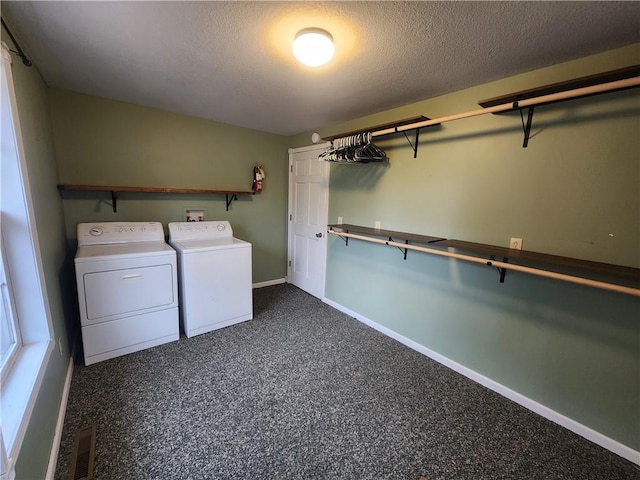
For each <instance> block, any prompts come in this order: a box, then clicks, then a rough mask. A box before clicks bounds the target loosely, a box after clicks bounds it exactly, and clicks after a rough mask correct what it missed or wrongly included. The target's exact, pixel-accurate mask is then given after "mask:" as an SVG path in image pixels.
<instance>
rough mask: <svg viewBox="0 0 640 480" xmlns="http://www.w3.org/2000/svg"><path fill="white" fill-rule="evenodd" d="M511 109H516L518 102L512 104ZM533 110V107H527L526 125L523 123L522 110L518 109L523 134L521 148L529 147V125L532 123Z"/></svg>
mask: <svg viewBox="0 0 640 480" xmlns="http://www.w3.org/2000/svg"><path fill="white" fill-rule="evenodd" d="M513 108H518V102H513ZM534 108H535V107H534V106H531V107H529V111H528V113H527V123H526V124H525V123H524V116H523V115H522V109H520V120H521V121H522V132H523V133H524V139H523V141H522V148H527V145H529V135H530V134H531V124H532V123H533V110H534Z"/></svg>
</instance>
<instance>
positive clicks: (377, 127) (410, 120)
mask: <svg viewBox="0 0 640 480" xmlns="http://www.w3.org/2000/svg"><path fill="white" fill-rule="evenodd" d="M425 120H430V118H429V117H425V116H424V115H418V116H417V117H411V118H403V119H402V120H396V121H395V122H389V123H383V124H381V125H374V126H372V127H367V128H362V129H360V130H351V131H350V132H343V133H336V134H335V135H329V136H328V137H322V139H323V140H326V141H328V142H332V141H333V140H335V139H336V138H342V137H349V136H351V135H358V134H359V133H366V132H375V131H377V130H386V129H387V128H394V127H401V126H403V125H410V124H412V123H418V122H423V121H425ZM392 133H394V132H392Z"/></svg>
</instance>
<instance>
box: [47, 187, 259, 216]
mask: <svg viewBox="0 0 640 480" xmlns="http://www.w3.org/2000/svg"><path fill="white" fill-rule="evenodd" d="M58 190H60V191H67V192H69V191H76V192H80V191H83V192H111V200H112V202H113V203H112V207H113V212H114V213H115V212H117V207H116V202H117V199H118V197H117V193H118V192H138V193H186V194H191V195H225V197H226V201H227V211H228V210H229V207H230V206H231V203H232V202H233V201H234V200H237V198H238V197H237V196H238V195H254V194H255V192H253V191H252V190H207V189H201V188H164V187H127V186H113V185H111V186H107V185H70V184H62V185H58Z"/></svg>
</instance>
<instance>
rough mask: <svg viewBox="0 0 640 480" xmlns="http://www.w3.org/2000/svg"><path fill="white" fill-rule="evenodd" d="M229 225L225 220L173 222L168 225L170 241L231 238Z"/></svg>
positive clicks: (231, 232)
mask: <svg viewBox="0 0 640 480" xmlns="http://www.w3.org/2000/svg"><path fill="white" fill-rule="evenodd" d="M232 237H233V230H232V229H231V224H230V223H229V222H228V221H226V220H218V221H211V222H174V223H170V224H169V239H170V240H205V239H208V238H232Z"/></svg>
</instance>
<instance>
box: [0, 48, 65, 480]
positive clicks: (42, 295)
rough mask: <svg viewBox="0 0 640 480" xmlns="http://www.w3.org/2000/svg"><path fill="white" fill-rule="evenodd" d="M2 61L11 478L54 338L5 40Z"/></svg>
mask: <svg viewBox="0 0 640 480" xmlns="http://www.w3.org/2000/svg"><path fill="white" fill-rule="evenodd" d="M1 67H2V68H1V72H0V94H1V101H0V107H1V109H2V117H1V118H2V128H1V129H0V130H1V134H2V152H1V156H0V157H1V170H0V171H1V173H0V183H1V187H2V188H1V189H0V214H1V218H0V237H1V238H2V245H3V247H4V249H5V250H4V253H5V254H6V257H5V262H6V263H5V267H6V269H7V275H8V276H9V278H10V284H11V286H12V287H13V288H12V293H13V300H14V306H15V315H16V319H17V325H18V328H19V331H20V335H21V338H22V345H21V346H20V348H19V349H18V350H17V352H16V355H15V359H14V361H13V363H12V365H11V369H10V370H9V371H8V372H7V374H6V375H2V377H3V378H2V390H1V392H0V397H1V398H0V401H1V403H0V405H1V409H0V426H1V433H2V435H0V478H1V479H5V478H6V479H12V478H14V477H15V461H16V458H17V457H18V454H19V452H20V447H21V446H22V442H23V440H24V435H25V433H26V430H27V426H28V425H29V420H30V418H31V414H32V413H33V407H34V404H35V401H36V399H37V397H38V392H39V390H40V387H41V385H42V381H43V378H44V374H45V371H46V366H47V364H48V360H49V356H50V355H51V352H52V350H53V346H54V341H53V327H52V322H51V312H50V309H49V302H48V296H47V291H46V285H45V278H44V270H43V268H42V258H41V255H40V244H39V242H38V234H37V230H36V224H35V215H34V210H33V205H32V201H31V188H30V186H29V175H28V171H27V163H26V158H25V153H24V146H23V143H22V132H21V129H20V119H19V117H18V109H17V103H16V96H15V90H14V86H13V78H12V74H11V55H10V53H9V49H8V47H7V46H6V44H5V43H4V42H3V43H2V58H1Z"/></svg>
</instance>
